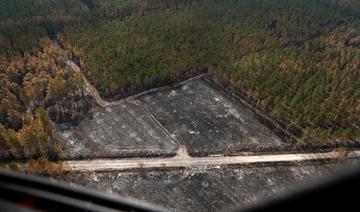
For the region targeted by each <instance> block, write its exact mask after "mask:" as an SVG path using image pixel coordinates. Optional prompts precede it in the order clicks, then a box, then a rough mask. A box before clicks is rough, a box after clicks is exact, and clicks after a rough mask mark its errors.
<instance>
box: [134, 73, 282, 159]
mask: <svg viewBox="0 0 360 212" xmlns="http://www.w3.org/2000/svg"><path fill="white" fill-rule="evenodd" d="M140 100H141V101H142V102H144V104H145V105H146V106H147V107H148V108H149V110H150V112H151V113H152V114H154V116H155V117H156V118H157V119H158V120H159V122H160V123H161V124H162V125H163V126H164V127H165V128H166V129H168V131H169V132H170V133H171V134H172V136H173V137H174V138H175V139H176V140H178V141H179V142H180V143H181V144H184V145H186V146H187V149H188V151H189V154H190V155H196V156H199V155H200V156H203V155H209V154H229V153H235V152H239V151H259V150H261V151H271V150H284V149H287V148H289V144H288V143H286V142H283V141H282V140H281V139H280V138H279V137H278V136H277V135H275V134H274V133H273V132H272V131H271V130H270V129H268V128H267V127H266V126H265V125H263V124H262V123H260V121H259V120H257V118H256V117H255V114H254V113H253V112H252V111H251V110H250V109H248V108H246V106H244V105H241V104H238V103H235V102H233V101H231V100H230V99H228V98H227V97H225V96H224V95H223V94H222V93H221V91H218V90H216V89H214V88H213V87H211V86H210V85H208V84H207V83H206V82H204V81H203V80H202V79H199V80H194V81H190V82H189V83H187V84H184V85H181V86H178V87H176V88H173V89H169V90H165V91H158V92H155V93H152V94H149V95H145V96H142V97H141V98H140Z"/></svg>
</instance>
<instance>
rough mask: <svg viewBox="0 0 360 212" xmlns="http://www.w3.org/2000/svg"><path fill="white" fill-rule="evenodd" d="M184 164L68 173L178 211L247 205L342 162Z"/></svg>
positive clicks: (88, 183) (80, 182) (100, 187)
mask: <svg viewBox="0 0 360 212" xmlns="http://www.w3.org/2000/svg"><path fill="white" fill-rule="evenodd" d="M343 163H350V164H352V166H357V167H358V165H359V161H358V160H349V161H346V162H344V161H342V162H340V161H338V162H331V163H328V164H314V163H313V164H293V165H278V166H276V165H275V166H274V165H273V166H271V165H269V166H267V167H238V168H236V167H234V168H231V167H229V168H212V169H180V170H168V171H166V170H164V171H146V170H143V171H129V172H115V171H114V172H90V173H89V172H82V173H73V174H71V175H69V176H68V178H69V179H67V180H68V181H70V182H73V183H75V184H78V185H83V186H86V187H88V188H91V189H94V190H98V191H102V192H108V193H113V194H118V195H120V196H122V197H127V198H133V199H140V200H145V201H147V202H150V203H153V204H155V205H158V206H162V207H164V208H166V209H171V210H176V211H219V210H222V209H229V208H231V207H234V206H247V205H250V204H253V203H256V202H259V201H261V200H263V199H266V198H268V197H273V196H276V195H279V194H282V192H284V191H288V190H291V189H294V188H297V187H298V186H301V185H304V184H306V183H309V182H310V180H311V179H314V178H316V177H319V176H322V175H326V174H328V173H331V172H332V171H334V170H335V169H337V168H338V167H339V166H340V164H341V165H343Z"/></svg>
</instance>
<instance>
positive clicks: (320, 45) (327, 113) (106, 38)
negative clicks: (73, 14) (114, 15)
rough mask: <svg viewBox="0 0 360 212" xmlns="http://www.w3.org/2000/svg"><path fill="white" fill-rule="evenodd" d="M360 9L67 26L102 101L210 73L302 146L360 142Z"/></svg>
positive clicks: (291, 5)
mask: <svg viewBox="0 0 360 212" xmlns="http://www.w3.org/2000/svg"><path fill="white" fill-rule="evenodd" d="M350 5H351V6H350ZM358 6H359V3H357V2H355V1H332V0H315V1H314V0H302V1H298V0H291V1H289V0H273V1H266V0H253V1H237V0H226V1H212V0H209V1H203V2H199V3H196V4H191V5H190V4H189V5H188V6H183V7H181V8H176V7H174V8H171V7H170V8H167V9H165V10H156V11H151V12H148V13H146V14H145V15H144V16H131V17H129V18H126V19H125V20H123V21H108V22H103V23H97V24H94V25H83V26H82V27H76V28H75V27H71V26H70V27H66V28H65V36H66V38H67V39H68V40H69V41H70V43H72V44H73V45H74V46H75V49H76V50H77V51H78V52H79V55H80V56H81V58H82V64H83V67H84V68H85V69H86V70H88V73H87V75H88V76H89V77H90V78H91V80H92V81H93V82H94V83H95V84H96V85H98V87H99V88H100V89H101V90H102V91H103V93H104V94H105V95H110V96H111V95H112V94H114V93H122V94H127V93H131V92H134V91H138V90H141V89H145V88H148V87H152V86H156V85H159V84H161V83H163V82H168V81H172V80H176V79H178V78H179V77H182V76H184V75H185V76H186V75H191V74H194V73H198V72H201V71H206V70H207V71H209V72H211V73H213V74H215V75H216V76H217V77H219V78H221V79H223V80H226V81H227V82H229V83H231V85H232V86H234V87H238V88H242V89H245V90H246V91H247V92H248V94H249V95H251V96H253V97H255V98H256V99H257V102H258V106H259V107H262V108H264V109H265V110H267V111H269V113H270V115H272V116H273V117H276V118H278V119H281V120H283V121H285V122H286V123H288V124H289V125H297V126H300V128H302V129H303V131H304V132H305V133H304V139H308V138H311V139H319V140H324V139H326V138H333V137H336V138H342V139H348V138H350V137H359V135H360V129H359V122H360V121H359V120H360V110H359V109H360V100H359V99H360V96H359V91H360V85H359V82H360V80H359V79H360V78H359V67H360V64H359V58H360V57H359V54H360V48H359V47H360V22H359V20H360V19H359V18H358V17H357V16H356V14H355V13H354V11H357V8H358ZM354 14H355V15H354Z"/></svg>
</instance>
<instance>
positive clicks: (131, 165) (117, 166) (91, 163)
mask: <svg viewBox="0 0 360 212" xmlns="http://www.w3.org/2000/svg"><path fill="white" fill-rule="evenodd" d="M345 157H347V158H356V157H360V151H352V152H349V153H347V154H344V153H342V152H326V153H306V154H272V155H256V156H212V157H190V156H189V155H188V154H187V151H186V148H185V147H184V146H181V148H180V149H179V150H178V153H177V155H176V156H175V157H172V158H143V159H139V158H138V159H136V158H134V159H99V160H82V161H67V162H65V163H64V164H65V165H64V168H65V169H66V170H74V171H115V170H127V169H138V168H143V169H153V168H183V167H185V168H200V167H211V166H223V165H234V164H239V165H241V164H259V163H276V162H305V161H313V160H328V159H339V158H345Z"/></svg>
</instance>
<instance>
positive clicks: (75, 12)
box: [0, 0, 203, 56]
mask: <svg viewBox="0 0 360 212" xmlns="http://www.w3.org/2000/svg"><path fill="white" fill-rule="evenodd" d="M200 1H203V0H174V1H171V0H121V1H118V0H2V1H1V2H0V55H8V56H11V55H23V54H24V53H25V52H27V51H31V50H33V49H34V48H36V47H37V44H38V42H39V40H40V39H41V38H44V37H48V36H49V37H50V38H53V37H54V36H55V35H56V34H57V33H59V32H63V29H64V27H65V26H74V27H78V26H84V25H93V24H96V23H101V22H104V21H105V22H106V21H111V20H122V19H124V18H125V17H127V16H130V15H144V14H145V13H147V12H148V11H152V10H162V9H166V8H175V7H176V8H181V7H183V6H189V5H192V4H194V3H196V2H200Z"/></svg>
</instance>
